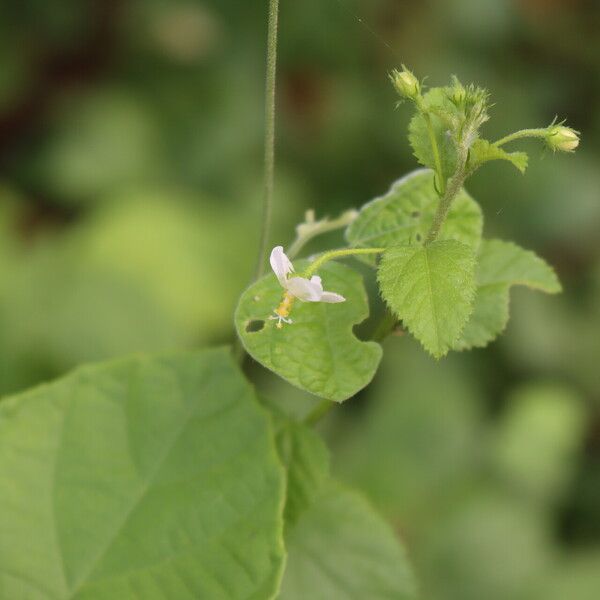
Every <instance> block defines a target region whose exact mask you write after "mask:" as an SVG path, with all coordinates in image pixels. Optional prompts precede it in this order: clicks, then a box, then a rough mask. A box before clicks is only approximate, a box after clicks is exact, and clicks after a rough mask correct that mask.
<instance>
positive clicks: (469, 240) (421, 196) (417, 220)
mask: <svg viewBox="0 0 600 600" xmlns="http://www.w3.org/2000/svg"><path fill="white" fill-rule="evenodd" d="M439 201H440V199H439V196H438V194H437V192H436V191H435V189H434V186H433V172H432V171H430V170H429V169H418V170H416V171H413V172H412V173H409V174H408V175H406V177H403V178H402V179H399V180H398V181H396V182H395V183H394V184H393V185H392V187H391V189H390V191H389V192H388V193H387V194H385V195H384V196H381V197H380V198H376V199H375V200H372V201H371V202H369V203H368V204H365V205H364V206H363V207H362V209H361V211H360V213H359V215H358V217H357V218H356V220H355V221H354V222H353V223H352V224H351V225H350V226H349V227H348V229H347V230H346V239H347V240H348V243H349V244H350V245H351V246H355V247H359V248H360V247H369V246H380V247H389V246H396V245H401V244H406V245H408V244H412V243H418V242H420V241H421V240H423V239H425V238H426V236H427V233H428V231H429V229H430V228H431V225H432V223H433V217H434V215H435V212H436V210H437V207H438V204H439ZM482 229H483V215H482V213H481V208H480V207H479V205H478V204H477V202H475V200H473V198H471V196H469V194H468V193H467V192H466V191H465V190H464V189H463V190H461V191H460V192H459V194H458V195H457V196H456V198H455V200H454V202H453V204H452V208H451V209H450V212H449V213H448V217H447V219H446V221H445V222H444V225H443V226H442V229H441V230H440V234H439V236H438V239H441V240H446V239H454V240H458V241H459V242H462V243H463V244H467V245H468V246H472V247H473V248H475V249H476V248H477V247H478V246H479V243H480V241H481V232H482ZM364 258H365V261H366V262H369V263H370V264H375V259H374V258H372V257H369V256H367V257H364Z"/></svg>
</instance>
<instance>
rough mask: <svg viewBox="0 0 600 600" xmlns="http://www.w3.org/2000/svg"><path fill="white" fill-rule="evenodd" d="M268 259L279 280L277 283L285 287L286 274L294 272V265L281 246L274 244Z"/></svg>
mask: <svg viewBox="0 0 600 600" xmlns="http://www.w3.org/2000/svg"><path fill="white" fill-rule="evenodd" d="M269 261H270V263H271V268H272V269H273V272H274V273H275V275H276V276H277V279H278V280H279V283H280V284H281V285H282V287H286V284H287V276H288V275H289V274H290V273H293V272H294V267H293V265H292V262H291V261H290V259H289V258H288V257H287V256H286V254H285V252H284V251H283V246H275V248H273V250H271V257H270V259H269Z"/></svg>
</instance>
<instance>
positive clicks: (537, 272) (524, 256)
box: [454, 240, 561, 350]
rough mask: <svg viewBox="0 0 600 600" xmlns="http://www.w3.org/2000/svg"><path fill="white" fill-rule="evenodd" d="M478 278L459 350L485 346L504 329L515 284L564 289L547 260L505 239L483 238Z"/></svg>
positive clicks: (555, 290) (548, 290) (550, 290)
mask: <svg viewBox="0 0 600 600" xmlns="http://www.w3.org/2000/svg"><path fill="white" fill-rule="evenodd" d="M476 280H477V295H476V297H475V304H474V307H473V314H472V315H471V318H470V320H469V322H468V323H467V325H466V327H465V329H464V331H463V333H462V336H461V337H460V339H459V340H458V341H457V342H456V343H455V344H454V349H456V350H468V349H470V348H483V347H485V346H487V345H488V344H489V343H490V342H491V341H493V340H494V339H495V338H496V337H497V336H498V335H500V334H501V333H502V332H503V331H504V329H505V327H506V325H507V323H508V318H509V291H510V288H511V286H513V285H523V286H526V287H529V288H531V289H535V290H540V291H542V292H546V293H547V294H556V293H558V292H560V291H561V286H560V282H559V281H558V278H557V277H556V274H555V273H554V271H553V270H552V268H551V267H550V266H549V265H548V264H547V263H546V262H545V261H544V260H542V259H541V258H539V257H538V256H536V255H535V254H534V253H533V252H531V251H529V250H524V249H523V248H520V247H519V246H517V245H516V244H513V243H512V242H504V241H502V240H484V241H483V242H482V244H481V248H480V252H479V263H478V266H477V277H476Z"/></svg>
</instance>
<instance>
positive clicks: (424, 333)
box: [378, 240, 475, 358]
mask: <svg viewBox="0 0 600 600" xmlns="http://www.w3.org/2000/svg"><path fill="white" fill-rule="evenodd" d="M378 280H379V286H380V288H381V293H382V295H383V298H384V299H385V301H386V302H387V303H388V305H389V307H390V308H391V309H392V311H393V312H394V313H395V314H396V315H397V316H398V318H399V319H402V321H403V323H404V325H405V326H406V327H407V328H408V329H409V330H410V331H411V333H412V334H413V335H414V336H415V337H416V338H417V339H418V340H419V341H420V342H421V344H423V347H424V348H425V349H426V350H427V351H428V352H429V353H430V354H432V355H433V356H435V357H436V358H440V357H442V356H444V355H445V354H446V353H447V352H448V350H449V349H450V348H451V347H452V345H453V344H454V342H456V340H457V338H458V337H459V336H460V334H461V332H462V330H463V327H464V326H465V324H466V322H467V319H468V318H469V315H470V314H471V310H472V305H473V298H474V295H475V255H474V253H473V250H472V249H471V248H469V247H468V246H466V245H465V244H461V243H460V242H457V241H454V240H445V241H436V242H433V243H431V244H428V245H426V246H397V247H395V248H390V249H389V250H387V251H386V252H385V254H384V255H383V259H382V261H381V264H380V266H379V273H378Z"/></svg>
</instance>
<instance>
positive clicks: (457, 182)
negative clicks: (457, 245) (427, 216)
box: [425, 143, 469, 244]
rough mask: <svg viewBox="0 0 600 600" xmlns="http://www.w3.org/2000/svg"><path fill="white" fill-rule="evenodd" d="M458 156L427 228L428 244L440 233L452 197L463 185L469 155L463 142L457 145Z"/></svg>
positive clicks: (426, 239) (454, 196) (426, 241)
mask: <svg viewBox="0 0 600 600" xmlns="http://www.w3.org/2000/svg"><path fill="white" fill-rule="evenodd" d="M457 154H458V156H457V167H456V171H455V172H454V175H452V177H450V179H449V180H448V187H447V188H446V191H445V192H444V194H443V196H442V197H441V198H440V203H439V205H438V208H437V211H436V213H435V215H434V217H433V223H432V225H431V228H430V229H429V233H428V234H427V237H426V238H425V243H426V244H429V243H431V242H434V241H435V240H436V239H437V236H438V235H439V233H440V229H441V228H442V225H443V224H444V222H445V221H446V217H447V216H448V213H449V212H450V208H451V207H452V202H453V201H454V198H456V196H457V194H458V192H460V189H461V188H462V186H463V183H464V182H465V179H466V178H467V170H466V166H467V158H468V157H469V148H468V147H467V146H465V145H464V144H463V143H460V144H459V145H458V153H457Z"/></svg>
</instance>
